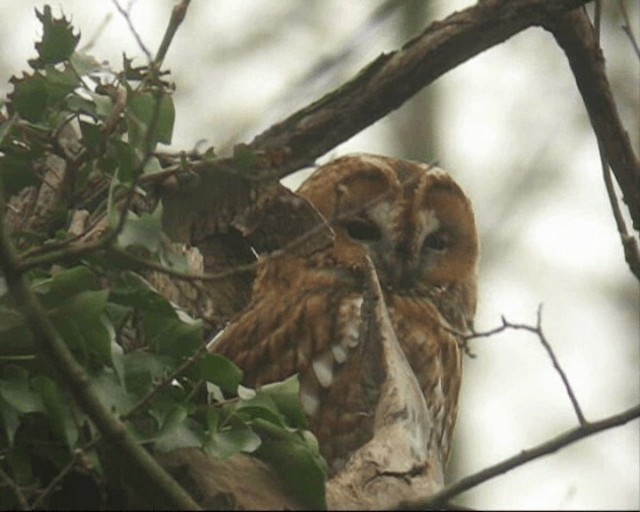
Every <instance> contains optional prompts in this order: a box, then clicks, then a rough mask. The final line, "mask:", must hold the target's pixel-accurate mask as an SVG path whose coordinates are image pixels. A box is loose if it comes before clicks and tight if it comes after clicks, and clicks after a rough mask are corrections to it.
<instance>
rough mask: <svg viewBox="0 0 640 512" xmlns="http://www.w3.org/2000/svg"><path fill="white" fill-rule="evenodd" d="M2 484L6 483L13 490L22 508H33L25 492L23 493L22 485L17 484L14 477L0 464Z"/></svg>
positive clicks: (0, 481)
mask: <svg viewBox="0 0 640 512" xmlns="http://www.w3.org/2000/svg"><path fill="white" fill-rule="evenodd" d="M0 484H2V485H4V486H5V487H7V488H8V489H9V490H10V491H11V492H13V495H14V496H15V497H16V499H17V500H18V506H19V507H20V510H31V507H30V506H29V502H28V501H27V498H25V496H24V494H23V493H22V489H20V486H18V484H16V483H15V482H14V481H13V479H12V478H11V477H10V476H9V475H7V474H6V473H5V472H4V470H3V469H2V466H0Z"/></svg>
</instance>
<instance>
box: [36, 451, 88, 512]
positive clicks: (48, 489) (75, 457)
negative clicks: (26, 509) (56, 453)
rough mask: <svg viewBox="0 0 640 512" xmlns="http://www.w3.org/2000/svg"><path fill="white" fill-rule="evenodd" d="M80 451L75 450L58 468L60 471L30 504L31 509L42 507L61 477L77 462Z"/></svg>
mask: <svg viewBox="0 0 640 512" xmlns="http://www.w3.org/2000/svg"><path fill="white" fill-rule="evenodd" d="M80 453H81V450H76V451H75V452H74V453H73V456H72V457H71V460H70V461H69V462H68V463H67V465H66V466H65V467H63V468H62V469H61V470H60V472H59V473H58V474H57V475H56V476H55V477H54V478H53V479H52V480H51V482H49V485H47V487H46V489H44V491H42V493H41V494H40V496H38V499H37V500H36V501H34V502H33V505H32V506H31V509H32V510H34V509H35V510H37V509H40V508H43V507H44V500H46V499H47V498H48V497H49V496H50V495H51V493H52V492H53V491H55V489H56V487H57V486H58V484H59V483H60V482H61V481H62V479H63V478H64V477H65V476H67V474H68V473H69V471H71V470H72V469H73V468H74V467H75V465H76V464H77V463H78V457H79V455H80Z"/></svg>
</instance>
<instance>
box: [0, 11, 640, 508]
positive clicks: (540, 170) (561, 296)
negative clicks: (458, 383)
mask: <svg viewBox="0 0 640 512" xmlns="http://www.w3.org/2000/svg"><path fill="white" fill-rule="evenodd" d="M121 3H122V5H123V6H125V7H130V8H131V19H132V21H133V24H134V25H135V28H136V30H137V31H138V32H139V34H140V36H141V38H142V41H144V43H145V45H146V46H147V47H148V48H149V49H150V50H151V51H152V52H154V51H155V50H156V49H157V47H158V44H159V42H160V40H161V38H162V36H163V34H164V30H165V28H166V24H167V21H168V19H169V15H170V11H171V8H172V6H173V4H174V0H138V1H135V2H127V1H126V0H121ZM472 3H473V2H469V1H462V0H459V1H458V0H456V1H450V0H449V1H440V0H438V1H436V0H434V1H423V0H406V1H402V0H396V1H375V0H350V1H349V2H344V1H341V0H323V1H320V0H306V1H304V2H302V1H296V0H235V1H233V2H229V1H223V0H193V1H192V4H191V7H190V8H189V12H188V14H187V18H186V20H185V22H184V24H183V25H182V27H181V28H180V29H179V32H178V34H177V36H176V39H175V41H174V43H173V45H172V47H171V49H170V51H169V54H168V57H167V59H166V67H167V68H169V69H170V70H171V71H172V80H173V81H174V82H175V84H176V86H177V90H176V93H175V104H176V111H177V119H176V126H175V131H174V141H173V145H172V146H171V147H170V148H169V149H173V150H190V149H193V148H194V147H200V148H201V149H204V148H206V147H207V146H209V145H213V146H215V148H216V150H217V152H218V154H225V153H227V152H229V151H230V149H231V147H232V145H233V144H235V143H238V142H249V141H250V140H251V139H252V138H253V137H254V136H255V135H256V134H258V133H260V132H261V131H262V130H264V129H266V128H267V127H269V126H270V125H271V124H272V123H274V122H276V121H279V120H281V119H283V118H284V117H286V116H287V115H289V114H290V113H292V112H294V111H295V110H297V109H298V108H301V107H303V106H305V105H306V104H307V103H309V102H311V101H313V100H315V99H317V98H318V97H320V96H321V95H323V94H324V93H326V92H328V91H330V90H332V89H333V88H335V87H337V86H339V85H340V84H342V83H343V82H344V81H345V80H346V79H349V78H351V77H352V76H353V75H354V74H355V73H356V72H357V71H358V70H359V69H360V68H362V67H363V66H364V65H365V64H367V63H368V62H369V61H370V60H371V59H373V58H375V57H376V56H378V55H379V54H380V53H381V52H388V51H392V50H395V49H396V48H398V47H399V46H400V45H401V44H402V43H404V42H405V41H407V40H408V39H410V38H411V37H413V36H414V35H416V34H418V33H419V32H420V31H421V30H422V29H423V28H424V27H425V26H426V25H427V24H428V23H430V21H432V20H437V19H441V18H443V17H445V16H446V15H448V14H450V13H452V12H453V11H454V10H456V9H457V10H459V9H462V8H465V7H467V6H468V5H471V4H472ZM89 4H90V7H89ZM602 4H603V19H602V35H601V40H602V46H603V48H604V54H605V58H606V63H607V69H608V74H609V79H610V80H611V82H612V85H613V89H614V95H615V99H616V101H617V104H618V108H619V111H620V115H621V116H622V119H623V122H624V124H625V127H626V128H627V130H628V131H629V134H630V136H631V140H632V143H633V147H634V149H635V151H636V154H638V152H640V61H639V58H638V56H637V55H636V54H635V53H634V50H633V47H632V45H631V43H630V40H629V38H628V37H627V36H626V34H625V32H624V31H623V29H622V25H623V23H624V20H623V17H622V15H621V12H622V10H621V8H620V5H622V6H623V7H624V8H626V10H627V12H628V16H629V19H630V20H631V24H632V26H631V28H632V30H633V31H634V33H635V35H636V37H638V38H640V2H637V1H634V0H627V1H622V2H613V1H610V2H602ZM0 5H1V6H2V16H1V17H0V48H1V49H2V51H1V52H0V94H1V95H2V96H4V95H5V94H6V93H7V92H9V91H10V89H11V87H10V84H9V78H10V77H11V76H12V75H18V74H20V73H21V72H22V71H23V70H26V69H27V64H26V61H27V59H28V58H32V57H34V55H35V50H34V48H33V44H34V42H35V40H36V39H37V37H38V36H39V35H40V25H39V23H38V22H37V20H36V18H35V16H34V12H33V8H34V7H39V8H41V7H42V5H43V2H41V1H38V2H36V1H33V0H0ZM51 6H52V7H53V10H54V14H56V15H58V14H60V12H64V14H66V15H67V16H68V17H70V18H71V20H72V22H73V24H74V25H75V27H76V28H77V29H79V30H80V31H81V33H82V39H81V42H80V46H81V47H83V46H87V45H88V49H87V51H88V52H89V53H91V54H93V55H94V56H95V57H96V58H98V60H107V61H109V63H110V64H111V66H112V67H113V68H114V69H119V68H120V66H121V62H122V53H123V52H126V54H127V56H129V57H132V56H133V57H137V61H136V62H137V63H138V64H143V63H144V58H143V53H142V51H141V50H140V48H139V47H138V46H137V43H136V41H135V39H134V38H133V36H132V35H131V33H130V30H129V28H128V27H127V24H126V22H125V21H124V19H123V18H122V16H121V15H120V14H119V13H118V12H117V9H116V8H115V6H114V4H113V2H112V1H111V0H92V1H91V2H87V1H86V0H56V1H55V2H51ZM591 8H592V7H591ZM354 151H366V152H374V153H381V154H386V155H389V156H395V157H404V158H412V159H418V160H423V161H427V162H437V163H438V165H440V166H441V167H443V168H445V169H447V170H449V172H450V173H451V174H452V175H453V176H454V177H455V179H456V180H457V181H458V182H459V183H460V184H461V186H462V187H463V188H464V189H465V190H466V192H467V194H468V195H469V196H470V197H471V199H472V201H473V203H474V205H475V211H476V216H477V222H478V226H479V230H480V237H481V242H482V259H481V266H480V305H479V311H478V315H477V317H476V329H477V330H479V331H484V330H489V329H491V328H494V327H496V326H498V325H500V323H501V316H502V315H504V316H505V317H506V318H507V319H508V320H509V321H511V322H514V323H528V324H530V325H535V323H536V312H537V309H538V306H539V305H540V304H543V314H542V322H543V324H542V325H543V330H544V332H545V334H546V337H547V339H548V340H549V342H550V343H551V344H552V346H553V348H554V350H555V352H556V355H557V357H558V359H559V362H560V364H561V365H562V367H563V368H564V370H565V372H566V373H567V376H568V378H569V380H570V382H571V385H572V387H573V389H574V392H575V394H576V396H577V399H578V400H579V402H580V404H581V406H582V408H583V410H584V412H585V415H586V416H587V419H590V420H597V419H600V418H602V417H604V416H607V415H611V414H614V413H616V412H619V411H621V410H623V409H625V408H628V407H630V406H632V405H634V404H637V403H638V402H639V401H640V372H639V367H640V339H639V338H640V290H639V288H638V283H637V282H636V281H635V280H634V279H633V276H632V274H631V273H630V271H629V270H628V268H627V267H626V264H625V263H624V258H623V254H622V249H621V245H620V241H619V237H618V235H617V233H616V227H615V224H614V220H613V216H612V214H611V208H610V206H609V203H608V199H607V196H606V192H605V189H604V185H603V180H602V173H601V170H600V163H599V156H598V153H597V145H596V141H595V137H594V135H593V133H592V130H591V127H590V125H589V120H588V118H587V115H586V112H585V109H584V106H583V104H582V100H581V98H580V96H579V94H578V91H577V88H576V85H575V82H574V80H573V76H572V75H571V73H570V71H569V67H568V65H567V62H566V59H565V57H564V55H563V53H562V51H561V50H560V49H559V48H558V47H557V46H556V44H555V42H554V40H553V38H552V36H551V35H550V34H548V33H547V32H545V31H543V30H542V29H539V28H532V29H529V30H527V31H525V32H523V33H521V34H519V35H517V36H516V37H514V38H512V39H511V40H509V41H507V42H506V43H503V44H502V45H499V46H497V47H495V48H493V49H491V50H489V51H487V52H485V53H483V54H481V55H479V56H478V57H475V58H474V59H472V60H471V61H468V62H466V63H464V64H462V65H461V66H459V67H458V68H456V69H455V70H453V71H451V72H449V73H448V74H446V75H445V76H444V77H442V78H440V79H439V80H438V81H437V82H435V83H434V84H433V85H431V86H430V87H429V88H428V89H426V90H424V91H423V92H422V93H420V94H419V95H417V96H415V97H414V98H413V99H412V100H411V101H409V102H408V103H406V104H405V105H404V106H403V107H402V108H400V109H398V110H397V111H395V112H393V113H392V114H390V115H389V116H387V117H386V118H385V119H383V120H381V121H379V122H377V123H376V124H375V125H373V126H371V127H370V128H368V129H367V130H365V131H363V132H361V133H360V134H358V135H357V136H355V137H353V138H352V139H351V140H349V141H347V142H345V143H344V144H342V145H340V146H338V147H337V148H335V149H334V150H332V151H331V152H330V153H329V154H327V155H324V156H323V157H322V158H321V159H320V160H319V163H324V162H325V161H327V160H330V159H332V158H335V157H336V156H339V155H343V154H346V153H349V152H354ZM307 173H308V171H307ZM305 175H306V173H305V171H302V172H301V173H299V174H298V175H296V176H292V177H290V178H288V179H287V180H286V183H287V184H288V185H290V186H294V187H295V186H297V183H299V182H300V180H301V179H302V178H303V177H304V176H305ZM629 225H630V223H629ZM472 349H473V351H474V352H475V353H476V355H477V357H476V358H474V359H470V358H467V359H466V361H465V364H466V369H465V371H466V374H465V377H464V381H463V388H462V396H461V403H460V416H459V420H458V426H457V430H456V436H455V443H454V451H453V456H452V460H451V462H450V467H449V473H450V475H449V479H450V481H455V480H456V479H458V478H460V477H462V476H465V475H468V474H471V473H473V472H475V471H477V470H480V469H482V468H484V467H486V466H488V465H491V464H493V463H496V462H499V461H501V460H502V459H504V458H506V457H509V456H512V455H514V454H516V453H519V452H520V451H521V450H523V449H526V448H529V447H532V446H534V445H536V444H539V443H541V442H543V441H545V440H547V439H549V438H551V437H554V436H556V435H558V434H560V433H561V432H562V431H564V430H566V429H569V428H572V427H574V426H576V418H575V414H574V412H573V409H572V407H571V403H570V401H569V398H568V396H567V394H566V393H565V391H564V388H563V386H562V382H561V380H560V378H559V376H558V374H557V372H556V371H555V370H554V369H553V367H552V365H551V362H550V360H549V358H548V356H547V354H546V352H545V351H544V349H543V347H542V345H541V344H540V342H539V340H538V339H537V338H536V337H535V336H534V335H532V334H528V333H525V332H521V331H507V332H505V333H503V334H500V335H498V336H495V337H491V338H488V339H480V340H476V341H474V342H472ZM639 431H640V429H639V428H638V421H635V422H632V423H629V424H627V425H626V426H624V427H621V428H616V429H614V430H610V431H607V432H605V433H602V434H599V435H597V436H594V437H591V438H589V439H587V440H584V441H581V442H579V443H577V444H574V445H572V446H570V447H568V448H566V449H564V450H562V451H560V452H559V453H556V454H553V455H550V456H547V457H544V458H542V459H538V460H537V461H534V462H533V463H529V464H527V465H525V466H523V467H520V468H518V469H516V470H513V471H511V472H509V473H507V474H506V475H503V476H500V477H498V478H495V479H493V480H491V481H489V482H487V483H485V484H483V485H481V486H479V487H477V488H475V489H473V490H471V491H469V492H467V493H465V494H464V495H462V496H460V497H458V498H457V499H456V502H458V503H460V504H464V505H465V506H469V507H473V508H502V509H508V508H526V509H533V508H543V509H553V510H559V509H579V508H588V509H600V508H616V509H638V508H639V507H640V490H639V482H640V435H639Z"/></svg>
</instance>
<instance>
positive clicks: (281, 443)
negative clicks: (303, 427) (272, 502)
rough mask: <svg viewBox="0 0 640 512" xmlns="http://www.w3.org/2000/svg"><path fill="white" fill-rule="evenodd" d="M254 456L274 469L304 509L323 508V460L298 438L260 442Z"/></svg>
mask: <svg viewBox="0 0 640 512" xmlns="http://www.w3.org/2000/svg"><path fill="white" fill-rule="evenodd" d="M256 455H257V456H258V457H260V458H261V459H263V460H265V461H268V462H269V463H271V464H272V465H273V467H274V468H275V469H276V471H277V472H278V474H279V475H280V477H281V478H282V480H283V481H284V483H285V485H286V486H287V488H288V489H289V491H290V492H291V493H292V494H293V495H294V496H295V497H296V498H297V499H298V500H299V501H300V502H301V503H302V504H303V505H305V506H307V507H310V508H312V509H326V507H327V505H326V495H325V479H326V471H325V467H324V463H323V462H324V461H323V460H322V458H321V457H320V455H319V454H317V453H314V450H313V448H312V447H311V446H310V445H309V444H308V443H306V442H305V441H304V439H303V438H301V437H299V436H293V435H286V436H283V437H282V439H272V440H265V441H263V443H262V445H261V446H260V448H259V449H258V450H257V451H256Z"/></svg>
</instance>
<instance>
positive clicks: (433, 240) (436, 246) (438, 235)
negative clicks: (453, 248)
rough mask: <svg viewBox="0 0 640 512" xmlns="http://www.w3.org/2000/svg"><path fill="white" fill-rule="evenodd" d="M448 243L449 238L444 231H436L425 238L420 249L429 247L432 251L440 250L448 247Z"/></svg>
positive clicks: (449, 242) (449, 241)
mask: <svg viewBox="0 0 640 512" xmlns="http://www.w3.org/2000/svg"><path fill="white" fill-rule="evenodd" d="M450 245H451V240H450V239H449V237H448V236H447V235H446V234H445V233H442V232H440V231H436V232H435V233H431V234H430V235H429V236H428V237H427V238H425V240H424V243H423V244H422V249H423V250H425V249H431V250H432V251H437V252H442V251H444V250H446V249H448V248H449V246H450Z"/></svg>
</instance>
